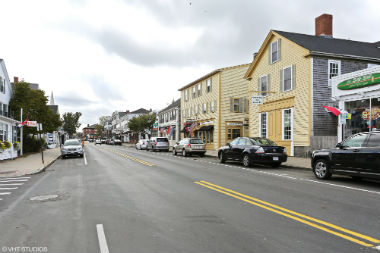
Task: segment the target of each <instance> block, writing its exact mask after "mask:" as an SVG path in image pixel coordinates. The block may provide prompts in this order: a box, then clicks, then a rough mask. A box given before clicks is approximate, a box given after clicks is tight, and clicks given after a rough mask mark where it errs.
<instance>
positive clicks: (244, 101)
mask: <svg viewBox="0 0 380 253" xmlns="http://www.w3.org/2000/svg"><path fill="white" fill-rule="evenodd" d="M243 104H244V112H247V98H243Z"/></svg>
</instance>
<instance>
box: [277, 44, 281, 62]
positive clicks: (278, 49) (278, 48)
mask: <svg viewBox="0 0 380 253" xmlns="http://www.w3.org/2000/svg"><path fill="white" fill-rule="evenodd" d="M277 57H278V61H280V60H281V39H278V40H277Z"/></svg>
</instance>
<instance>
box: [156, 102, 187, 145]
mask: <svg viewBox="0 0 380 253" xmlns="http://www.w3.org/2000/svg"><path fill="white" fill-rule="evenodd" d="M180 112H181V99H178V100H176V101H173V102H172V103H171V104H170V105H169V106H167V107H166V108H164V109H162V110H161V111H159V112H158V115H157V117H158V136H159V137H167V138H168V139H169V142H170V146H174V144H175V143H176V142H178V141H179V131H178V130H179V128H180V122H181V119H180Z"/></svg>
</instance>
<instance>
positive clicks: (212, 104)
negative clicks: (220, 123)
mask: <svg viewBox="0 0 380 253" xmlns="http://www.w3.org/2000/svg"><path fill="white" fill-rule="evenodd" d="M210 107H211V112H215V101H211V102H210Z"/></svg>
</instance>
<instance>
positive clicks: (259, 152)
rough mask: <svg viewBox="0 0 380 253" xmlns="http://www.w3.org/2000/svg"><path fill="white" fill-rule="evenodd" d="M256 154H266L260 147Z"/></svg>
mask: <svg viewBox="0 0 380 253" xmlns="http://www.w3.org/2000/svg"><path fill="white" fill-rule="evenodd" d="M255 153H256V154H264V153H265V150H264V149H263V148H262V147H259V148H258V149H257V150H256V152H255Z"/></svg>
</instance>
